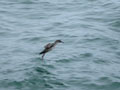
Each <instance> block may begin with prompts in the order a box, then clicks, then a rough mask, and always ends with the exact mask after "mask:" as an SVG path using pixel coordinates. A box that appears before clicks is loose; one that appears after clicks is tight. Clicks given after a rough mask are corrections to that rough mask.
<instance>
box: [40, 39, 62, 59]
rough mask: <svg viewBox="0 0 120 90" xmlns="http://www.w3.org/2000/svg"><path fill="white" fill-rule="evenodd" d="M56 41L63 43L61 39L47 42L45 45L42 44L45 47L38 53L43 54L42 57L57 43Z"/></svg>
mask: <svg viewBox="0 0 120 90" xmlns="http://www.w3.org/2000/svg"><path fill="white" fill-rule="evenodd" d="M57 43H63V42H62V41H61V40H56V41H55V42H54V43H48V44H47V45H45V46H44V48H45V49H44V50H43V51H42V52H40V53H39V54H43V55H42V59H43V58H44V56H45V54H46V53H47V52H49V51H51V50H52V49H53V48H54V47H55V46H56V45H57Z"/></svg>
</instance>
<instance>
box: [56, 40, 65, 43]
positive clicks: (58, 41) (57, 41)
mask: <svg viewBox="0 0 120 90" xmlns="http://www.w3.org/2000/svg"><path fill="white" fill-rule="evenodd" d="M55 42H56V43H64V42H63V41H61V40H56V41H55Z"/></svg>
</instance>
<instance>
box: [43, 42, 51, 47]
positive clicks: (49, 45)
mask: <svg viewBox="0 0 120 90" xmlns="http://www.w3.org/2000/svg"><path fill="white" fill-rule="evenodd" d="M51 47H52V43H48V44H47V45H45V46H44V48H51Z"/></svg>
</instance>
